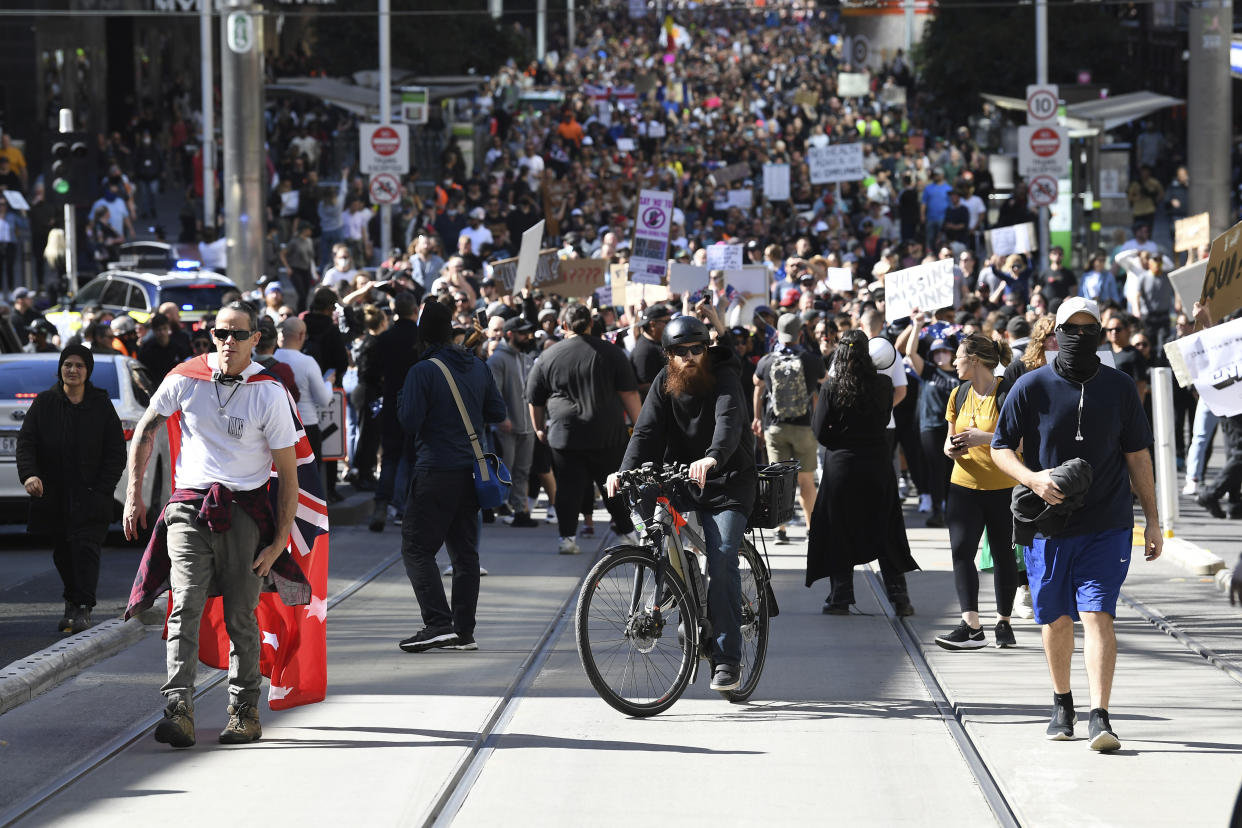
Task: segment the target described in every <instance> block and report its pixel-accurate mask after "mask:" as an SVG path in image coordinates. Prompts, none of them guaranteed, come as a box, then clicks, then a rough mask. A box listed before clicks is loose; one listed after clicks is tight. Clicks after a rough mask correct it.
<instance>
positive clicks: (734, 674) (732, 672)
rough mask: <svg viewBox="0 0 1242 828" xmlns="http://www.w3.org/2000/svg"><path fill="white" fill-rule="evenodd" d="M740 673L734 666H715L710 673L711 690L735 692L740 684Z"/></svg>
mask: <svg viewBox="0 0 1242 828" xmlns="http://www.w3.org/2000/svg"><path fill="white" fill-rule="evenodd" d="M741 673H742V671H741V670H740V669H739V668H738V666H737V665H736V664H717V665H716V669H715V670H713V671H712V683H711V689H712V690H720V691H725V690H736V689H737V687H738V685H739V684H741V683H742V682H741Z"/></svg>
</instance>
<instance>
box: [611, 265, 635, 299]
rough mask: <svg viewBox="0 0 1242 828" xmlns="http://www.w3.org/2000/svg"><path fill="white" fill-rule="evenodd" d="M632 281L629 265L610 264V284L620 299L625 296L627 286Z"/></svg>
mask: <svg viewBox="0 0 1242 828" xmlns="http://www.w3.org/2000/svg"><path fill="white" fill-rule="evenodd" d="M629 283H630V269H629V266H628V265H623V264H615V265H609V266H608V284H609V286H611V287H612V295H613V297H614V298H616V299H617V300H618V301H620V300H621V299H623V298H625V286H626V285H628V284H629Z"/></svg>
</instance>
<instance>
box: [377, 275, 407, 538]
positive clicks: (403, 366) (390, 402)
mask: <svg viewBox="0 0 1242 828" xmlns="http://www.w3.org/2000/svg"><path fill="white" fill-rule="evenodd" d="M395 304H396V313H397V319H396V321H394V322H393V323H392V327H391V328H389V329H388V330H386V331H384V332H383V333H382V334H380V335H379V336H377V337H376V338H375V347H374V349H373V350H372V353H371V359H370V360H369V361H368V363H367V366H366V376H364V377H363V381H364V382H365V383H366V384H367V385H368V386H370V387H373V388H375V387H379V388H382V389H383V391H382V393H383V399H384V404H383V407H381V408H380V420H379V422H380V474H379V479H378V480H377V481H376V483H375V507H374V510H373V511H372V513H371V523H370V527H369V528H370V529H371V531H372V532H382V531H384V523H385V521H386V520H387V518H388V504H389V503H390V502H392V503H396V504H397V505H398V507H399V508H402V509H403V508H405V490H406V486H407V485H408V482H409V475H410V472H409V461H407V460H406V459H405V455H404V453H403V452H402V448H403V446H404V444H405V432H404V431H402V430H401V424H400V423H399V422H398V421H397V397H398V396H399V395H400V394H401V386H402V385H404V384H405V375H406V374H408V373H409V372H410V368H411V367H413V365H414V363H415V362H416V361H417V360H418V350H419V338H418V299H417V298H416V297H415V296H414V294H413V293H408V292H407V293H399V294H397V298H396V300H395Z"/></svg>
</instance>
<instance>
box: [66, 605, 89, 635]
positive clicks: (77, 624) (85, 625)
mask: <svg viewBox="0 0 1242 828" xmlns="http://www.w3.org/2000/svg"><path fill="white" fill-rule="evenodd" d="M91 623H92V622H91V608H90V607H88V606H86V605H85V604H83V605H82V606H80V607H78V608H77V609H75V610H74V611H73V622H72V623H71V624H70V625H69V631H70V632H72V633H80V632H82V631H83V630H88V629H90V627H91Z"/></svg>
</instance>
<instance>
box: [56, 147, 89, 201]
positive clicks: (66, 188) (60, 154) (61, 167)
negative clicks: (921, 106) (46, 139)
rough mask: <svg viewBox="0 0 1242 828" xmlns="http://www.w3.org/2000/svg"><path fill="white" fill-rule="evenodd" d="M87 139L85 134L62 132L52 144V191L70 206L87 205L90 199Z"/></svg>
mask: <svg viewBox="0 0 1242 828" xmlns="http://www.w3.org/2000/svg"><path fill="white" fill-rule="evenodd" d="M86 139H87V136H86V133H84V132H62V133H60V134H59V135H57V136H56V142H55V143H54V144H52V191H53V192H54V193H55V194H56V195H57V196H59V197H60V198H62V199H64V201H65V202H67V203H69V204H85V203H87V202H88V201H89V199H90V192H89V189H90V186H89V182H88V181H87V178H88V176H87V171H86V166H87V155H88V154H89V152H90V148H89V146H88V144H87V143H86Z"/></svg>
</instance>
